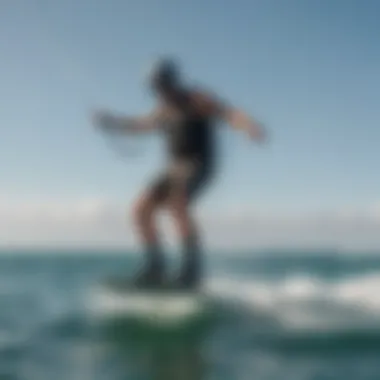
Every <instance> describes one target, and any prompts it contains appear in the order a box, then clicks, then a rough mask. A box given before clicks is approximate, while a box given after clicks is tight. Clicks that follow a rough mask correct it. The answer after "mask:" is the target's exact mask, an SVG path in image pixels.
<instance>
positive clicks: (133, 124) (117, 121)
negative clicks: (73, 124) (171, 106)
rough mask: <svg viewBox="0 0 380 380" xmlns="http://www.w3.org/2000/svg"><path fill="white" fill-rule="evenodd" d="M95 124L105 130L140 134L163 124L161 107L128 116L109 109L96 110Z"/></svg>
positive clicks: (93, 116)
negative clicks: (139, 114) (145, 112)
mask: <svg viewBox="0 0 380 380" xmlns="http://www.w3.org/2000/svg"><path fill="white" fill-rule="evenodd" d="M92 119H93V122H94V124H95V125H96V126H97V127H100V128H101V129H102V130H103V131H109V132H116V131H117V132H122V133H131V134H139V133H144V132H151V131H154V130H156V129H157V128H158V127H160V126H161V125H162V122H163V118H162V111H161V109H157V110H154V111H153V112H151V113H150V114H148V115H145V116H137V117H127V116H120V115H115V114H112V113H111V112H109V111H96V112H94V113H93V115H92Z"/></svg>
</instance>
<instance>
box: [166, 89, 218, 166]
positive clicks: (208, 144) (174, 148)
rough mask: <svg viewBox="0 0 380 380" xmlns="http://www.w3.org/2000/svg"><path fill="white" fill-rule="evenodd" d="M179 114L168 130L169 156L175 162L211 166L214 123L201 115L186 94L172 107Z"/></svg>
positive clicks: (170, 123)
mask: <svg viewBox="0 0 380 380" xmlns="http://www.w3.org/2000/svg"><path fill="white" fill-rule="evenodd" d="M172 108H173V109H174V110H175V112H176V113H177V114H178V115H177V116H178V117H176V118H175V119H174V120H173V121H171V122H169V124H168V128H167V139H168V148H169V154H170V156H171V158H172V159H174V160H178V159H179V160H197V161H198V162H200V163H201V164H204V165H211V163H212V162H213V158H214V136H213V122H212V120H211V118H210V117H207V116H204V115H201V114H200V113H199V112H198V111H197V110H196V109H195V107H194V106H193V105H192V103H191V102H190V97H189V94H188V93H184V94H183V95H182V96H181V97H180V98H179V99H178V100H177V101H176V104H174V105H172Z"/></svg>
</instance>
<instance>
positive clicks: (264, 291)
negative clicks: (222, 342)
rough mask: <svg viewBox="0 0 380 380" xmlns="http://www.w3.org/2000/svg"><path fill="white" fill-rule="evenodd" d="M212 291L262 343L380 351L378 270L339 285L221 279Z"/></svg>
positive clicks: (245, 332)
mask: <svg viewBox="0 0 380 380" xmlns="http://www.w3.org/2000/svg"><path fill="white" fill-rule="evenodd" d="M207 288H208V291H209V292H210V294H212V295H213V297H216V298H218V299H219V300H220V301H221V302H222V303H223V304H224V305H225V306H226V307H227V309H229V310H230V311H231V312H233V313H234V315H235V316H236V315H238V316H239V318H240V322H242V321H244V327H241V330H242V334H243V335H245V336H251V337H252V338H253V339H254V340H255V342H256V343H259V342H260V344H261V345H262V344H264V343H267V344H268V343H270V344H276V345H277V346H281V345H283V346H284V347H288V348H289V347H294V348H296V347H302V348H303V349H305V348H307V347H308V346H310V347H313V348H317V347H320V348H322V347H325V346H326V347H330V348H332V347H333V346H334V347H343V346H344V347H345V348H348V347H351V348H354V347H355V348H359V347H361V348H362V349H363V347H371V348H374V347H376V348H378V349H380V293H379V292H378V289H380V273H379V272H377V273H372V274H369V275H364V276H359V277H355V278H351V279H345V280H339V281H335V282H328V281H322V280H321V279H319V278H318V279H317V278H313V277H310V276H293V277H289V278H287V279H285V280H282V281H276V282H274V281H272V282H270V281H267V282H265V281H263V280H254V279H253V280H247V279H245V280H243V279H239V278H227V277H221V278H214V279H212V280H210V282H209V283H208V284H207ZM241 326H243V325H242V324H241ZM248 331H249V333H248ZM235 333H236V332H235Z"/></svg>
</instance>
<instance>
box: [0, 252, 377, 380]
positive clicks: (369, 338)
mask: <svg viewBox="0 0 380 380" xmlns="http://www.w3.org/2000/svg"><path fill="white" fill-rule="evenodd" d="M136 265H137V261H136V256H133V255H128V254H127V253H125V254H117V255H116V254H108V255H107V253H105V252H103V253H99V252H98V253H96V254H95V253H91V252H86V253H83V252H82V253H80V252H61V253H57V252H55V253H54V255H52V254H47V253H45V254H44V255H41V254H39V253H38V252H34V253H31V252H29V253H27V254H21V253H20V252H18V253H11V252H8V253H6V252H4V253H3V254H2V255H1V256H0V379H1V380H3V379H15V380H16V379H19V380H23V379H25V380H34V379H36V380H45V379H49V380H51V379H55V380H60V379H65V380H74V379H78V380H87V379H91V380H103V379H107V380H129V379H131V380H138V379H205V380H206V379H207V380H208V379H221V380H224V379H242V380H244V379H250V380H251V379H255V380H261V379H262V380H264V379H265V380H266V379H267V380H275V379H279V380H280V379H281V380H285V379H289V380H315V379H334V380H340V379H342V380H343V379H344V380H348V379H360V380H366V379H373V380H378V379H380V359H379V358H380V255H378V257H376V256H364V255H359V254H357V255H351V256H350V257H346V258H344V257H338V256H337V255H334V254H332V253H331V254H330V253H326V254H321V253H310V252H309V253H308V252H304V253H303V254H301V255H300V254H297V255H291V254H289V253H285V252H282V253H277V254H271V253H265V254H262V255H258V256H257V255H255V256H248V255H244V256H243V257H240V256H239V255H238V254H231V255H229V257H225V256H223V257H222V256H218V255H213V257H212V258H210V259H209V260H208V269H209V279H208V281H207V288H208V289H209V291H210V292H215V294H218V295H219V296H220V297H222V298H223V299H224V300H225V301H226V302H227V303H228V302H230V303H231V310H234V313H233V316H231V317H230V318H227V319H223V320H220V321H218V322H214V323H213V324H212V325H211V326H207V329H206V330H205V329H199V328H189V329H190V330H189V331H185V330H184V331H182V332H181V333H180V334H177V335H175V336H174V337H173V336H172V335H170V334H167V333H162V334H161V335H153V334H151V335H149V334H148V336H145V337H136V336H134V337H131V335H130V334H127V331H126V329H127V328H128V327H126V326H124V327H123V326H118V325H114V326H112V328H111V329H110V328H109V326H108V327H107V328H105V326H104V325H101V324H98V323H94V319H93V316H92V314H91V310H89V309H88V307H87V306H86V305H87V304H86V297H87V295H88V292H89V290H90V289H91V288H92V287H93V285H94V284H96V283H97V281H98V280H99V279H103V278H104V277H106V276H108V275H109V274H112V273H122V272H123V271H125V272H126V273H131V272H133V270H134V269H135V268H136ZM235 302H238V303H239V305H240V306H242V307H240V306H239V308H238V309H233V307H232V305H233V304H234V303H235Z"/></svg>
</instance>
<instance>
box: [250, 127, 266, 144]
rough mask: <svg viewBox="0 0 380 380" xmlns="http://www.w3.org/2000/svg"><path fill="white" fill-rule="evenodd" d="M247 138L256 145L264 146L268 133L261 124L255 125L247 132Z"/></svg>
mask: <svg viewBox="0 0 380 380" xmlns="http://www.w3.org/2000/svg"><path fill="white" fill-rule="evenodd" d="M249 137H250V138H251V139H252V140H254V141H256V142H257V143H260V144H264V143H266V142H267V140H268V133H267V131H266V130H265V128H264V127H263V125H261V124H255V125H254V126H252V128H250V130H249Z"/></svg>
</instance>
